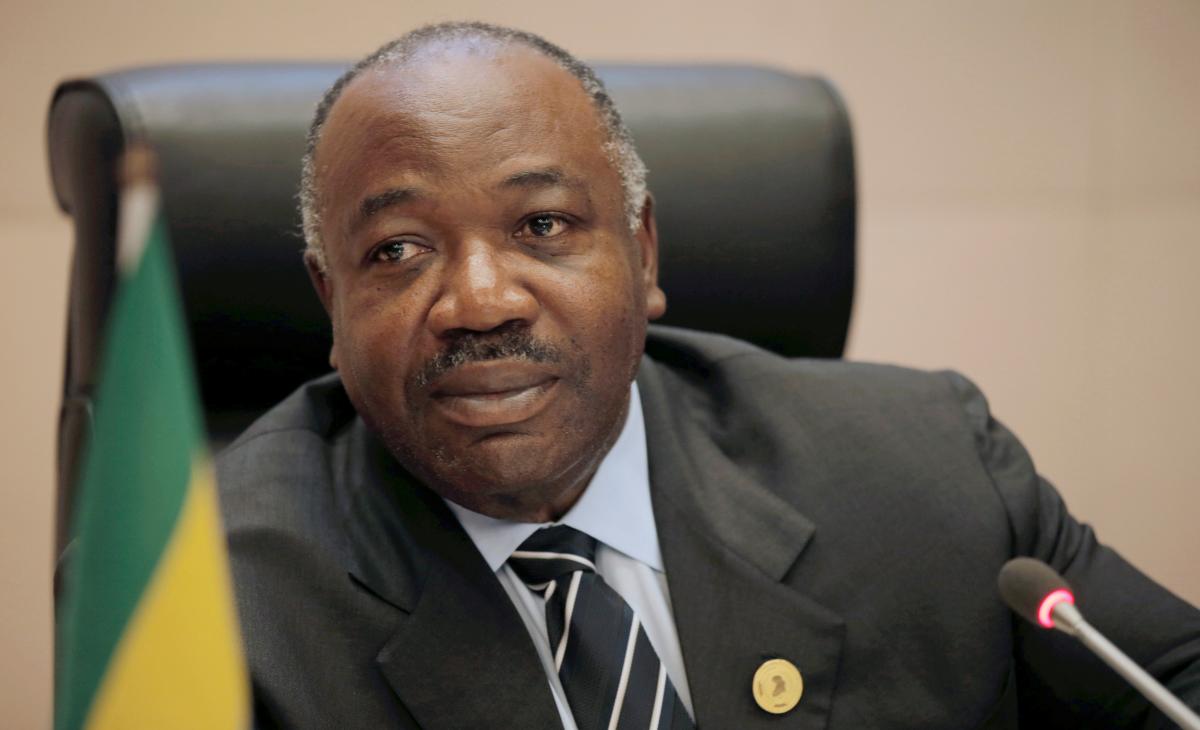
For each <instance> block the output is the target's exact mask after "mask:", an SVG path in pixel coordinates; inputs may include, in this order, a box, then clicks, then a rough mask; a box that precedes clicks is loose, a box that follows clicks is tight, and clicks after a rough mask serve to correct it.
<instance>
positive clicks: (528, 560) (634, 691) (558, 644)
mask: <svg viewBox="0 0 1200 730" xmlns="http://www.w3.org/2000/svg"><path fill="white" fill-rule="evenodd" d="M595 554H596V541H595V540H594V539H593V538H591V537H588V536H587V535H585V534H584V533H582V532H580V531H578V530H575V529H573V528H570V527H567V526H565V525H556V526H554V527H548V528H544V529H541V530H538V531H537V532H535V533H534V534H533V535H532V536H531V537H530V538H529V539H528V540H526V541H525V542H523V543H521V547H520V548H518V549H517V551H516V552H514V553H513V554H512V557H510V558H509V559H508V564H509V565H511V566H512V568H513V570H514V571H516V573H517V575H518V576H520V578H521V580H523V581H524V582H525V584H526V585H528V586H529V588H530V590H532V591H534V592H535V593H538V594H539V595H541V596H542V597H543V598H545V600H546V629H547V634H548V635H549V638H550V650H551V651H552V652H553V654H554V666H555V667H556V668H557V669H558V676H559V678H560V679H561V680H562V685H563V689H564V690H566V693H567V702H568V703H570V705H571V714H572V715H574V716H575V724H576V725H578V726H579V730H631V729H632V728H638V730H684V729H686V728H692V727H693V725H692V721H691V719H690V718H689V717H688V714H687V710H686V709H684V707H683V705H682V704H681V703H680V701H679V697H678V695H677V694H676V693H675V688H674V686H672V684H671V680H670V679H669V678H668V677H667V672H666V669H665V668H664V667H663V665H662V662H660V661H659V659H658V655H657V654H656V653H655V652H654V647H652V646H651V645H650V641H649V639H647V638H646V631H645V630H644V629H643V628H642V624H641V621H640V620H639V619H638V616H637V614H635V613H634V612H633V609H632V608H630V607H629V604H627V603H625V601H624V600H623V599H622V598H621V596H619V595H618V594H617V592H616V591H614V590H613V589H612V588H610V587H609V586H608V584H607V583H605V582H604V579H603V578H601V577H600V576H599V575H597V574H596V563H595Z"/></svg>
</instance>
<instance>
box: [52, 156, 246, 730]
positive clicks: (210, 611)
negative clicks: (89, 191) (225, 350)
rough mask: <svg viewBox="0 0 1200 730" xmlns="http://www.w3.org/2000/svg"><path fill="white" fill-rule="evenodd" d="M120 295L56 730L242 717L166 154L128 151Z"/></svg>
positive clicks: (70, 574) (71, 587)
mask: <svg viewBox="0 0 1200 730" xmlns="http://www.w3.org/2000/svg"><path fill="white" fill-rule="evenodd" d="M122 177H123V186H122V193H121V201H120V209H119V213H120V219H119V225H120V235H119V237H118V252H117V254H118V276H119V283H118V288H117V294H116V298H115V300H114V301H113V304H112V309H111V313H110V316H109V319H108V325H107V334H106V337H105V344H104V352H103V358H102V360H101V365H100V373H99V375H100V383H99V386H98V388H97V392H96V398H95V404H96V405H95V413H94V420H93V429H92V438H91V440H90V443H89V444H88V445H87V447H86V449H87V450H86V452H85V454H84V459H83V463H82V467H81V472H80V482H79V486H78V489H77V490H76V495H77V497H76V502H75V508H74V512H73V522H72V546H71V547H70V549H69V550H70V552H69V553H68V557H67V559H66V563H65V570H66V571H67V573H66V575H65V583H64V586H63V595H62V601H61V604H60V610H59V616H58V630H59V634H58V644H57V655H58V662H57V677H56V687H55V690H56V692H55V713H54V714H55V728H56V730H83V729H85V728H86V729H87V730H110V729H114V730H115V729H117V728H119V729H120V730H140V729H141V728H147V729H149V728H153V729H154V730H184V729H186V728H204V729H205V730H226V729H228V730H243V729H244V728H247V727H248V726H249V724H250V723H249V716H250V710H249V689H248V680H247V677H246V668H245V661H244V659H243V656H242V650H241V639H240V635H239V632H238V626H237V614H236V609H235V606H234V602H233V590H232V584H231V580H230V575H229V564H228V559H227V556H226V553H225V539H224V535H223V533H222V530H221V523H220V514H219V511H218V508H217V494H216V484H215V480H214V476H213V468H212V462H211V459H210V457H209V453H208V450H207V447H206V445H205V439H204V431H203V428H202V425H201V417H200V410H199V407H198V398H197V395H196V386H195V382H194V378H193V375H192V366H191V361H190V355H189V346H188V341H187V336H186V330H185V327H184V323H183V318H182V315H181V309H180V304H179V297H178V294H177V292H176V290H175V273H174V267H173V265H172V263H171V251H170V247H169V246H168V242H167V236H166V228H165V225H164V223H163V219H162V216H161V214H160V212H159V209H158V191H157V187H156V184H155V182H154V176H153V157H152V155H151V154H150V152H149V150H148V149H147V148H145V147H141V146H131V147H130V151H129V152H127V153H126V156H125V158H124V160H123V170H122Z"/></svg>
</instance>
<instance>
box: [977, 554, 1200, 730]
mask: <svg viewBox="0 0 1200 730" xmlns="http://www.w3.org/2000/svg"><path fill="white" fill-rule="evenodd" d="M998 583H999V587H1000V596H1001V597H1002V598H1003V599H1004V602H1005V603H1007V604H1008V607H1009V608H1011V609H1012V610H1013V611H1014V612H1016V614H1017V615H1019V616H1021V617H1022V618H1024V619H1026V620H1027V621H1029V622H1030V623H1033V624H1035V625H1037V626H1041V627H1043V628H1047V629H1057V630H1059V631H1061V632H1063V633H1065V634H1067V635H1069V636H1074V637H1075V638H1076V639H1079V641H1080V642H1081V643H1082V644H1083V645H1084V646H1086V647H1087V648H1089V649H1091V650H1092V652H1093V653H1094V654H1095V655H1096V656H1098V657H1100V659H1101V660H1103V661H1104V663H1105V664H1107V665H1108V666H1110V667H1112V668H1113V669H1114V670H1115V671H1116V672H1117V674H1120V675H1121V676H1122V677H1124V678H1125V679H1126V680H1128V681H1129V683H1130V684H1132V685H1133V687H1134V689H1136V690H1137V691H1139V692H1141V693H1142V694H1143V695H1144V696H1145V697H1146V699H1148V700H1150V702H1152V703H1153V704H1154V706H1155V707H1157V708H1158V709H1160V710H1162V712H1163V714H1165V715H1166V716H1167V717H1169V718H1171V719H1172V720H1174V721H1175V723H1176V724H1178V725H1179V726H1180V727H1181V728H1184V730H1200V717H1197V716H1196V713H1194V712H1192V710H1191V709H1189V708H1188V706H1187V705H1185V704H1183V702H1181V701H1180V700H1179V698H1178V697H1176V696H1175V695H1173V694H1171V692H1170V691H1169V690H1167V688H1166V687H1164V686H1162V685H1161V684H1159V682H1158V680H1156V679H1155V678H1154V677H1151V676H1150V675H1149V674H1147V673H1146V671H1145V670H1143V669H1142V668H1141V667H1139V666H1138V665H1137V664H1135V663H1134V661H1133V660H1132V659H1130V658H1129V657H1128V656H1127V655H1126V654H1125V652H1123V651H1121V650H1120V649H1118V648H1117V647H1116V646H1115V645H1114V644H1113V643H1112V642H1111V641H1109V640H1108V639H1107V638H1105V637H1104V635H1103V634H1101V633H1100V632H1099V631H1097V630H1096V629H1095V628H1094V627H1093V626H1092V625H1091V624H1089V623H1088V622H1087V621H1085V620H1084V618H1083V615H1082V614H1080V613H1079V609H1077V608H1075V594H1074V592H1073V591H1072V590H1071V586H1070V584H1068V583H1067V581H1066V580H1065V579H1064V578H1063V577H1062V576H1061V575H1059V574H1058V573H1056V572H1055V571H1054V569H1053V568H1051V567H1050V566H1049V565H1046V564H1045V563H1043V562H1041V561H1040V560H1034V559H1033V558H1013V559H1012V560H1010V561H1008V562H1007V563H1005V564H1004V567H1003V568H1002V569H1001V570H1000V578H999V581H998Z"/></svg>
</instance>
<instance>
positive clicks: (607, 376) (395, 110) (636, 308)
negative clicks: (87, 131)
mask: <svg viewBox="0 0 1200 730" xmlns="http://www.w3.org/2000/svg"><path fill="white" fill-rule="evenodd" d="M644 174H645V169H644V167H643V166H642V165H641V162H640V160H638V159H637V155H636V153H635V152H634V151H633V147H632V144H631V142H630V139H629V136H628V132H626V131H625V129H624V126H623V125H622V123H621V121H620V117H619V116H618V115H617V113H616V110H615V108H613V107H612V104H611V101H609V100H608V96H607V94H605V93H604V91H603V87H602V86H601V85H600V83H599V82H598V81H597V80H596V79H595V77H594V75H592V73H591V71H590V69H587V67H586V66H584V65H583V64H581V63H580V62H578V61H576V60H575V59H573V58H572V57H570V56H569V55H567V54H566V53H565V52H564V51H561V50H560V49H557V48H556V47H554V46H552V45H550V44H549V43H547V42H545V41H543V40H541V39H538V38H536V37H535V36H530V35H528V34H524V33H519V32H517V31H509V30H505V29H499V28H494V27H492V26H484V25H480V24H454V25H445V26H432V27H430V28H426V29H422V30H419V31H416V32H414V33H412V34H410V35H409V36H406V37H405V38H402V39H400V40H399V41H396V42H395V43H392V44H389V45H388V46H385V47H384V48H383V49H381V50H380V51H378V52H376V53H375V54H373V55H372V56H370V57H368V58H367V59H366V60H364V62H362V63H360V64H359V65H358V66H356V67H355V69H354V70H353V71H352V72H350V73H349V74H347V77H345V78H343V80H341V81H339V82H338V84H337V85H335V86H334V87H333V89H331V91H330V92H329V95H328V96H327V99H326V101H325V102H323V103H322V105H321V107H320V110H319V112H318V115H317V118H316V120H315V121H314V125H313V132H312V134H311V136H310V149H309V154H308V155H307V157H306V162H305V180H304V192H303V195H302V198H303V206H304V209H305V230H306V236H307V238H308V245H309V249H308V251H307V253H306V257H305V258H306V262H307V264H308V267H309V272H310V275H311V276H312V279H313V282H314V285H315V286H316V288H317V291H318V294H319V295H320V297H321V300H322V302H323V303H324V305H325V307H326V310H327V311H328V312H329V315H330V318H331V320H332V322H333V332H334V346H333V351H332V353H331V358H330V359H331V362H332V364H333V365H334V367H336V368H337V369H338V370H339V371H340V373H341V376H342V380H343V382H344V383H345V386H346V390H347V392H348V394H349V395H350V398H351V400H352V401H353V402H354V405H355V407H356V408H357V409H358V411H359V413H360V414H362V416H363V418H364V419H365V420H366V421H367V423H368V424H369V425H370V426H371V427H372V429H373V430H375V431H376V433H378V434H379V435H380V436H381V438H382V439H383V440H384V442H385V443H386V444H387V445H388V447H389V448H390V450H391V451H392V452H393V453H394V454H396V456H397V457H398V458H399V459H400V461H401V462H402V463H403V464H404V465H405V466H406V467H407V468H408V469H409V470H410V471H412V472H413V473H414V474H415V475H416V476H417V477H418V478H420V479H421V480H422V481H424V482H425V483H426V484H427V485H429V486H430V487H432V488H433V489H434V490H435V491H437V492H439V493H440V494H442V495H443V496H446V497H448V498H450V499H453V500H455V501H456V502H459V503H460V504H463V505H465V506H467V507H469V508H472V509H476V510H478V511H482V512H486V513H489V514H493V515H496V516H505V517H514V518H520V519H549V518H551V517H553V516H556V515H557V514H560V513H561V512H562V511H563V510H564V509H565V508H566V507H568V506H569V505H570V504H571V503H572V502H573V501H574V500H575V499H576V498H577V497H578V495H579V493H580V491H581V490H582V488H583V487H584V486H585V485H586V481H587V479H588V478H589V477H590V476H591V474H592V473H593V472H594V470H595V468H596V466H597V465H598V464H599V461H600V459H601V458H602V457H603V456H604V454H605V453H606V452H607V450H608V448H609V447H610V446H611V444H612V442H613V441H614V440H615V438H616V436H617V435H618V433H619V431H620V427H621V425H622V423H623V419H624V415H625V412H626V409H627V406H628V392H629V383H630V381H631V379H632V378H633V376H634V373H635V371H636V368H637V364H638V361H639V359H640V356H641V352H642V346H643V342H644V338H645V328H646V322H647V319H653V318H655V317H658V316H660V315H661V314H662V312H663V310H664V308H665V298H664V296H663V293H662V291H661V290H660V289H659V288H658V285H657V238H656V232H655V228H654V219H653V215H652V209H651V208H652V206H651V202H650V199H649V198H648V197H647V196H646V195H645V192H644V191H645V188H644Z"/></svg>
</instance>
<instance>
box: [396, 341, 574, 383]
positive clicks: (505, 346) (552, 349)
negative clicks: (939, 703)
mask: <svg viewBox="0 0 1200 730" xmlns="http://www.w3.org/2000/svg"><path fill="white" fill-rule="evenodd" d="M506 359H513V360H529V361H530V362H539V363H557V362H561V361H562V359H563V354H562V350H561V349H559V348H558V347H557V346H555V345H554V344H552V343H550V342H547V341H546V340H542V339H538V338H537V337H534V336H533V335H532V334H531V333H530V332H529V330H528V329H526V328H524V327H516V328H509V329H507V330H504V331H500V332H495V331H493V332H468V333H464V334H462V335H460V336H459V337H458V338H457V339H455V340H454V341H453V342H451V343H450V345H449V346H448V347H447V348H446V349H445V350H443V351H442V352H440V353H438V354H437V355H435V356H434V357H432V358H430V360H429V361H428V362H426V363H425V364H424V365H423V366H421V369H420V370H419V371H417V376H416V377H415V378H414V379H413V382H414V384H415V385H416V386H417V387H418V388H422V389H424V388H427V387H428V386H429V385H430V384H431V383H433V382H434V381H435V380H437V379H438V378H440V377H442V376H443V375H445V374H446V373H448V372H450V371H451V370H453V369H454V368H457V367H460V366H462V365H465V364H467V363H469V362H482V361H485V360H506Z"/></svg>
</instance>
